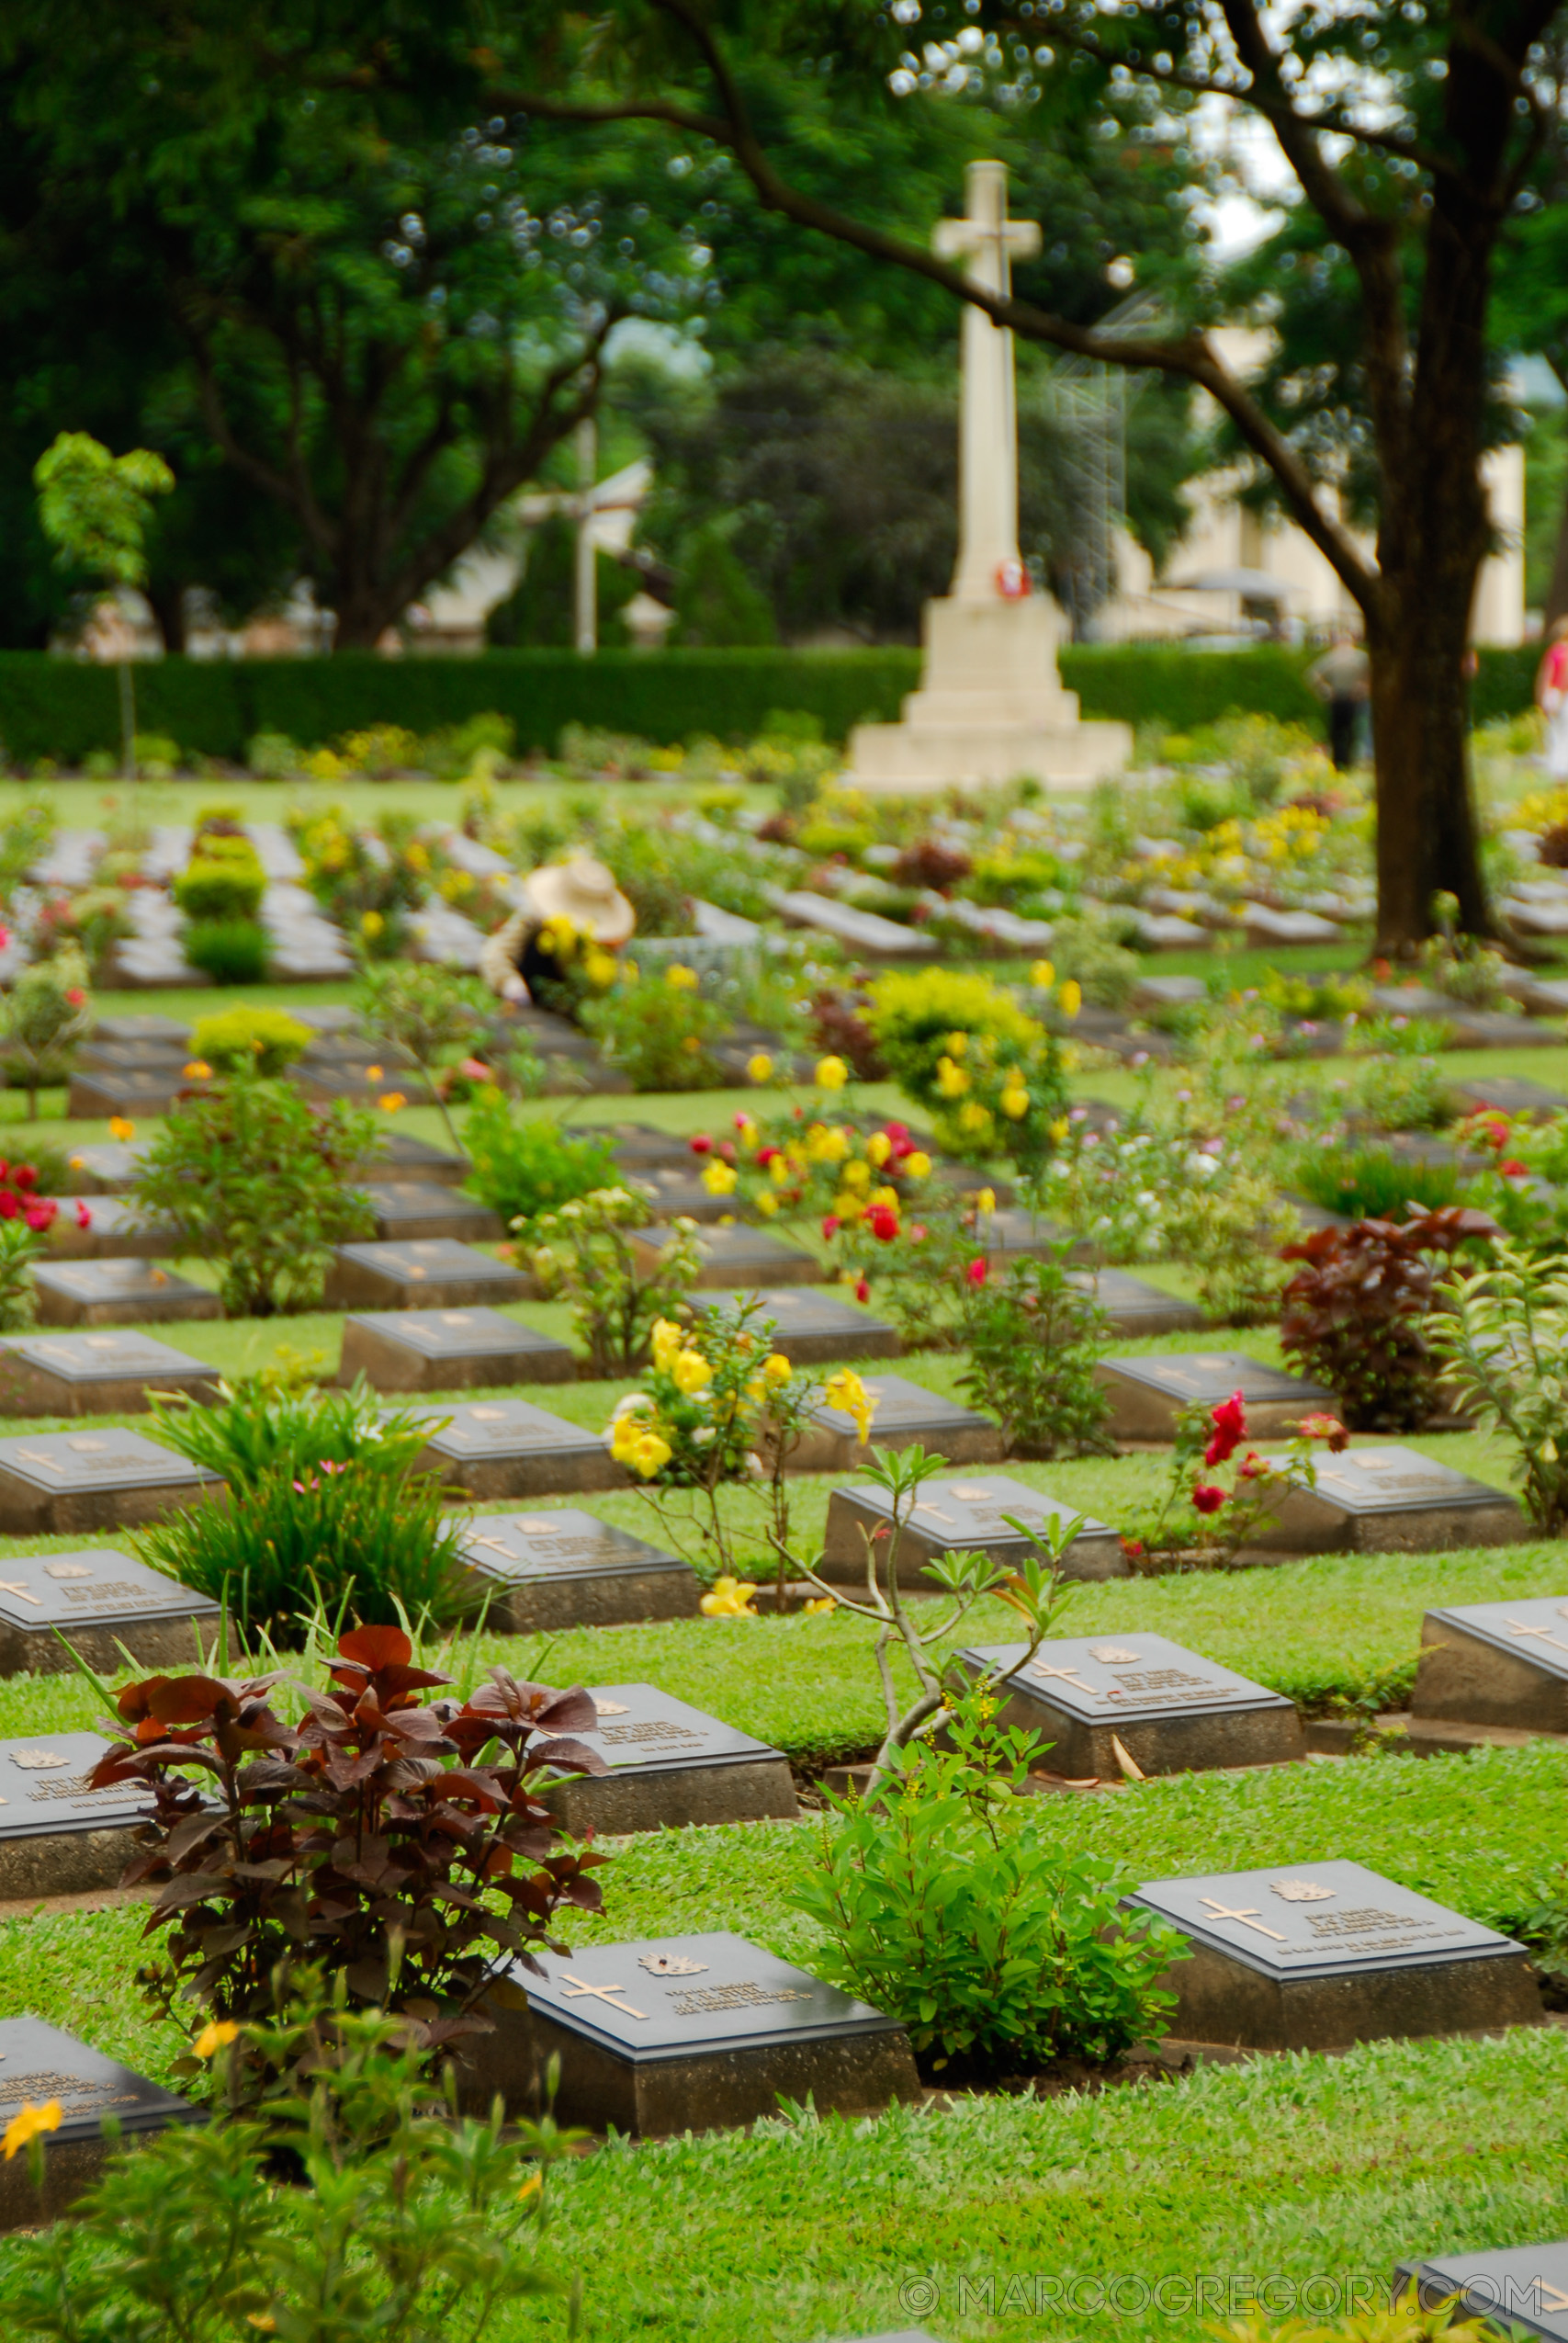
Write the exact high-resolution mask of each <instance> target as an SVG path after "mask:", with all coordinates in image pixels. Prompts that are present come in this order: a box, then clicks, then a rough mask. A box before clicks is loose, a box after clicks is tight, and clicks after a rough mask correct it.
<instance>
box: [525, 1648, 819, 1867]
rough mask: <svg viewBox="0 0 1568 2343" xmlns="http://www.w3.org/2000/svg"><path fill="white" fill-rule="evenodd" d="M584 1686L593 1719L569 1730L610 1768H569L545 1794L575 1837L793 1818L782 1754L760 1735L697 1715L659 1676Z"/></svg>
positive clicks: (790, 1785)
mask: <svg viewBox="0 0 1568 2343" xmlns="http://www.w3.org/2000/svg"><path fill="white" fill-rule="evenodd" d="M589 1689H590V1691H591V1692H592V1698H593V1702H594V1704H595V1706H596V1707H597V1709H598V1711H599V1723H598V1726H597V1727H596V1728H595V1729H594V1730H593V1731H592V1732H578V1733H573V1735H572V1739H573V1740H574V1741H582V1742H584V1743H586V1745H587V1746H588V1748H589V1749H597V1751H598V1752H599V1755H600V1756H601V1757H602V1758H603V1759H604V1762H605V1764H606V1765H607V1766H609V1767H610V1769H611V1771H609V1772H608V1773H599V1774H591V1773H580V1774H576V1775H574V1776H572V1777H571V1779H570V1780H569V1781H563V1782H558V1783H554V1784H553V1785H552V1786H551V1787H550V1788H549V1789H548V1790H547V1791H546V1792H545V1793H544V1797H545V1803H546V1804H547V1805H548V1806H549V1807H550V1808H551V1809H552V1810H553V1811H554V1812H555V1813H556V1814H557V1815H558V1816H559V1817H560V1819H561V1820H562V1821H563V1822H564V1823H565V1825H566V1827H567V1828H568V1829H569V1830H570V1831H571V1832H572V1833H573V1834H574V1835H575V1836H576V1837H578V1838H581V1837H582V1836H583V1834H584V1833H585V1832H587V1831H590V1830H594V1831H599V1832H604V1831H617V1830H662V1829H669V1830H679V1829H683V1828H685V1827H686V1826H687V1825H688V1824H708V1823H721V1822H766V1821H770V1820H773V1821H784V1822H793V1821H794V1820H795V1817H796V1816H797V1814H798V1813H799V1811H800V1809H799V1806H798V1805H797V1804H796V1801H795V1783H794V1782H793V1781H792V1780H791V1778H790V1771H789V1761H788V1760H787V1759H786V1758H785V1757H784V1755H783V1754H782V1752H781V1751H780V1750H778V1749H771V1748H770V1747H769V1745H768V1744H767V1742H766V1741H758V1740H754V1739H753V1738H752V1737H751V1735H750V1733H738V1732H737V1731H736V1729H735V1727H734V1726H731V1725H723V1724H721V1723H720V1722H719V1720H718V1718H717V1717H716V1716H705V1715H704V1714H703V1712H702V1710H701V1709H700V1708H692V1707H690V1706H689V1705H688V1704H687V1703H686V1702H685V1701H680V1700H676V1699H675V1697H674V1696H673V1694H672V1693H670V1692H660V1689H659V1687H658V1685H657V1684H594V1685H592V1686H590V1688H589Z"/></svg>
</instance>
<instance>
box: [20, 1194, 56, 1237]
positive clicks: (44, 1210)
mask: <svg viewBox="0 0 1568 2343" xmlns="http://www.w3.org/2000/svg"><path fill="white" fill-rule="evenodd" d="M55 1209H56V1207H55V1204H54V1200H53V1198H52V1197H51V1196H39V1199H38V1201H37V1203H36V1204H29V1205H28V1208H27V1210H26V1212H25V1213H24V1214H23V1216H22V1217H23V1218H24V1219H25V1220H26V1222H27V1224H28V1228H31V1229H32V1230H33V1231H34V1233H35V1234H37V1235H39V1236H41V1235H42V1233H43V1231H44V1230H45V1229H46V1228H49V1227H50V1226H51V1224H52V1222H53V1219H54V1215H55Z"/></svg>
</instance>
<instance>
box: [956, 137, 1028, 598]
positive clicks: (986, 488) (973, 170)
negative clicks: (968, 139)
mask: <svg viewBox="0 0 1568 2343" xmlns="http://www.w3.org/2000/svg"><path fill="white" fill-rule="evenodd" d="M967 192H968V197H969V204H968V209H967V211H966V213H965V215H964V218H963V219H962V220H939V221H937V224H936V233H935V235H934V236H933V237H932V238H931V243H932V246H933V248H934V250H935V251H936V252H937V253H938V254H939V255H940V256H941V257H942V259H943V260H962V261H964V262H965V263H966V264H967V265H966V266H965V268H964V275H965V277H967V278H968V279H969V282H970V283H971V284H972V285H981V286H983V287H984V288H985V289H986V291H987V292H988V293H1002V294H1007V293H1010V292H1011V290H1012V261H1013V255H1015V254H1016V255H1017V256H1018V258H1019V259H1020V260H1032V258H1033V257H1034V255H1035V254H1036V253H1037V252H1038V251H1039V250H1040V241H1041V239H1040V227H1039V223H1038V221H1033V220H1012V221H1010V220H1009V218H1008V175H1007V164H1005V163H972V164H970V165H969V172H968V183H967ZM962 380H963V397H962V402H961V405H960V410H959V424H958V567H957V569H956V570H955V571H954V572H953V594H954V595H955V596H956V598H957V599H958V600H959V601H960V602H988V601H989V600H990V599H991V597H992V595H993V594H995V593H996V591H997V580H998V575H999V574H1000V572H1001V570H1002V565H1003V564H1004V563H1009V562H1010V563H1011V564H1013V566H1014V569H1015V570H1016V569H1017V567H1018V566H1019V557H1018V403H1017V400H1016V399H1015V397H1014V394H1013V374H1012V335H1011V334H1010V332H1009V331H1008V329H1007V328H1006V326H1002V325H993V324H992V323H991V321H990V319H989V318H988V317H987V315H986V312H985V311H984V310H983V309H976V307H975V305H974V303H973V302H972V301H965V303H964V372H963V378H962Z"/></svg>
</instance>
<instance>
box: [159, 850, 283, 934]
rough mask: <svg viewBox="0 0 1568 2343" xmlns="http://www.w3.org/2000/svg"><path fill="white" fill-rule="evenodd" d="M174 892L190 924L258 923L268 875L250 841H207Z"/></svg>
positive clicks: (192, 860) (176, 884)
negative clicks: (257, 914)
mask: <svg viewBox="0 0 1568 2343" xmlns="http://www.w3.org/2000/svg"><path fill="white" fill-rule="evenodd" d="M171 891H172V893H173V895H174V899H175V902H176V903H177V904H178V905H179V907H180V909H181V911H183V912H184V913H185V915H186V919H187V920H191V921H203V920H249V919H254V917H255V915H256V912H257V911H258V910H259V909H260V907H261V899H262V897H263V896H264V895H265V892H266V873H265V871H264V870H263V868H262V866H261V857H260V856H259V855H258V854H257V853H256V850H255V848H254V846H253V845H252V844H251V842H250V840H249V839H248V838H226V837H204V838H202V839H201V840H200V841H199V843H198V850H197V853H196V854H194V855H192V856H191V859H190V861H189V862H188V863H187V864H186V866H185V868H184V870H182V871H181V872H180V873H179V874H178V876H177V877H176V878H175V883H174V887H173V889H172V890H171Z"/></svg>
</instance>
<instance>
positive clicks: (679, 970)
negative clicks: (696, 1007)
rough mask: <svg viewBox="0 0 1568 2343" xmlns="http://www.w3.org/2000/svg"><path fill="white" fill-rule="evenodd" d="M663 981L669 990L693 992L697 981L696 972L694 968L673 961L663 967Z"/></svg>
mask: <svg viewBox="0 0 1568 2343" xmlns="http://www.w3.org/2000/svg"><path fill="white" fill-rule="evenodd" d="M664 981H665V983H666V984H667V985H668V986H669V987H670V990H671V992H695V990H696V989H697V982H698V979H697V972H696V970H695V968H686V967H684V966H683V965H682V963H681V962H680V961H675V962H674V963H672V964H671V967H669V968H666V969H665V971H664Z"/></svg>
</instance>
